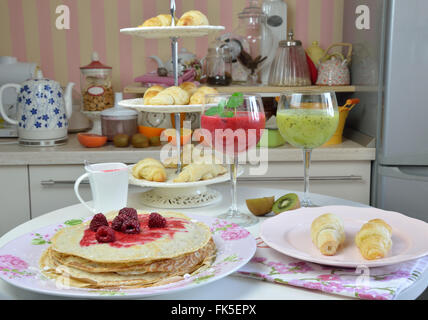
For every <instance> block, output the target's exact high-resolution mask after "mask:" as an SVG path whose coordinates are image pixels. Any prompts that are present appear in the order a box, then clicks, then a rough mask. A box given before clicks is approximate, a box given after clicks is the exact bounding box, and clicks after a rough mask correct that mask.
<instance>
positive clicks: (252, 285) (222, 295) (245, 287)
mask: <svg viewBox="0 0 428 320" xmlns="http://www.w3.org/2000/svg"><path fill="white" fill-rule="evenodd" d="M211 187H212V188H215V189H217V190H219V191H220V192H221V193H222V194H223V199H222V201H220V202H218V203H217V204H214V205H211V206H208V207H203V208H197V209H180V210H179V211H180V212H183V213H194V214H198V215H208V216H216V215H218V214H220V213H223V212H225V211H226V210H227V209H228V207H229V204H230V192H229V185H228V184H222V185H217V186H211ZM285 193H287V191H284V190H277V189H267V188H263V189H260V188H257V187H241V188H240V187H239V185H238V203H239V204H240V208H241V209H242V210H246V211H247V212H248V209H247V208H246V206H245V199H251V198H259V197H267V196H275V197H280V196H282V195H284V194H285ZM312 199H313V200H314V202H315V203H317V204H319V205H323V206H324V205H325V206H327V205H348V206H355V207H365V206H364V205H362V204H359V203H355V202H351V201H346V200H343V199H338V198H332V197H327V196H321V195H316V194H313V195H312ZM128 206H130V207H134V208H141V209H143V208H144V206H143V205H141V204H140V203H139V193H135V194H131V195H130V196H129V202H128ZM157 210H159V209H153V211H157ZM88 216H90V213H89V212H88V211H87V209H86V208H85V207H84V206H83V205H81V204H78V205H74V206H70V207H67V208H64V209H60V210H56V211H53V212H51V213H48V214H45V215H43V216H41V217H38V218H36V219H34V220H31V221H29V222H27V223H25V224H23V225H21V226H19V227H17V228H15V229H13V230H12V231H10V232H9V233H7V234H6V235H4V236H3V237H2V238H0V247H1V246H3V245H4V244H6V243H7V242H9V241H11V240H13V239H15V238H17V237H18V236H20V235H22V234H25V233H28V232H30V231H32V230H34V229H37V228H42V227H44V226H48V225H51V224H55V223H62V222H63V221H65V220H68V219H73V218H82V217H88ZM264 219H266V218H261V219H260V221H263V220H264ZM259 227H260V223H259V224H258V225H255V226H252V227H250V228H248V230H249V231H250V232H251V233H252V234H253V235H254V236H255V237H257V236H258V235H259ZM427 286H428V272H427V274H425V275H423V276H422V277H421V278H420V280H419V281H417V282H416V283H415V284H414V285H413V286H412V287H410V288H409V289H407V290H406V291H405V292H403V293H402V294H401V295H400V297H399V299H416V298H417V297H418V296H419V295H421V294H422V293H423V292H424V291H425V289H426V288H427ZM0 299H34V300H35V299H58V297H51V296H45V295H40V294H36V293H31V292H27V291H25V290H21V289H18V288H15V287H13V286H11V285H9V284H7V283H5V282H4V281H0ZM152 299H174V300H210V299H218V300H265V299H266V300H277V299H280V300H293V299H294V300H302V299H304V300H334V299H344V298H343V297H340V296H335V295H329V294H325V293H321V292H316V291H310V290H306V289H301V288H296V287H291V286H283V285H278V284H272V283H268V282H264V281H259V280H254V279H247V278H243V277H239V276H229V277H226V278H224V279H222V280H219V281H216V282H213V283H211V284H207V285H205V286H201V287H199V288H196V289H192V290H186V291H182V292H178V293H173V294H170V295H162V296H156V297H153V298H152Z"/></svg>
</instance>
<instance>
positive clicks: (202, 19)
mask: <svg viewBox="0 0 428 320" xmlns="http://www.w3.org/2000/svg"><path fill="white" fill-rule="evenodd" d="M207 25H209V22H208V19H207V17H206V16H205V15H204V14H203V13H202V12H200V11H198V10H190V11H187V12H186V13H184V14H183V15H182V16H181V18H180V20H178V22H177V26H207Z"/></svg>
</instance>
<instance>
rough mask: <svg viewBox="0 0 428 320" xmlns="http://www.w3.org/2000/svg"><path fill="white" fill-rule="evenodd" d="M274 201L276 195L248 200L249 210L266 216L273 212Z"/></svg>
mask: <svg viewBox="0 0 428 320" xmlns="http://www.w3.org/2000/svg"><path fill="white" fill-rule="evenodd" d="M274 202H275V197H268V198H260V199H248V200H246V203H247V207H248V210H250V212H251V213H252V214H254V215H255V216H264V215H266V214H268V213H270V212H272V206H273V203H274Z"/></svg>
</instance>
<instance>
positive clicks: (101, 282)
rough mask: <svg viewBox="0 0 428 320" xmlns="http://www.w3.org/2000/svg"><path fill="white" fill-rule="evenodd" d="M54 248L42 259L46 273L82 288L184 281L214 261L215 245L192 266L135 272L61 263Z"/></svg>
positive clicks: (138, 286) (152, 284) (59, 280)
mask: <svg viewBox="0 0 428 320" xmlns="http://www.w3.org/2000/svg"><path fill="white" fill-rule="evenodd" d="M50 251H51V250H50V249H48V250H46V251H45V252H44V253H43V255H42V258H41V259H40V268H41V270H42V273H43V274H44V275H45V276H47V277H49V278H52V279H55V280H56V281H57V282H60V283H61V284H63V285H69V286H73V287H79V288H141V287H149V286H159V285H164V284H167V283H171V282H175V281H180V280H183V279H184V275H186V274H189V275H192V274H196V273H199V272H201V271H203V270H205V269H207V268H209V267H210V266H211V264H212V260H213V258H214V254H215V247H214V246H210V252H209V254H208V255H207V256H206V257H204V259H202V260H201V261H200V262H199V263H198V264H196V265H192V266H188V267H187V268H186V269H181V270H172V271H171V272H147V273H144V274H139V273H136V274H133V273H132V272H131V273H128V274H126V273H115V272H103V273H91V272H87V271H82V270H79V269H76V268H73V267H69V266H64V265H61V264H58V263H57V262H55V261H54V260H53V259H52V256H51V254H50V253H51V252H50Z"/></svg>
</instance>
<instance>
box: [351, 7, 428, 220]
mask: <svg viewBox="0 0 428 320" xmlns="http://www.w3.org/2000/svg"><path fill="white" fill-rule="evenodd" d="M344 6H345V8H344V30H343V31H344V36H343V38H344V41H345V42H352V43H353V44H354V48H355V50H354V55H353V62H352V69H351V73H352V80H353V84H355V85H356V86H357V88H358V89H357V92H356V93H355V97H357V98H360V99H361V103H360V104H359V105H358V106H357V108H355V109H354V110H355V111H354V110H353V111H352V112H351V114H350V118H349V119H348V122H349V126H351V127H352V128H354V129H356V130H359V131H360V132H363V133H365V134H367V135H370V136H372V137H375V138H376V149H377V156H376V158H377V159H376V161H375V162H374V163H373V170H372V172H373V175H372V199H371V203H372V205H373V206H376V207H379V208H382V209H385V210H391V211H398V212H401V213H404V214H406V215H408V216H410V217H414V218H417V219H421V220H425V221H428V1H427V0H370V1H368V0H366V1H364V0H345V2H344ZM361 6H365V7H366V8H367V7H368V8H369V14H370V23H369V25H370V27H369V28H368V29H358V28H357V27H356V25H355V20H356V19H357V18H358V13H357V12H358V10H357V8H361Z"/></svg>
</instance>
